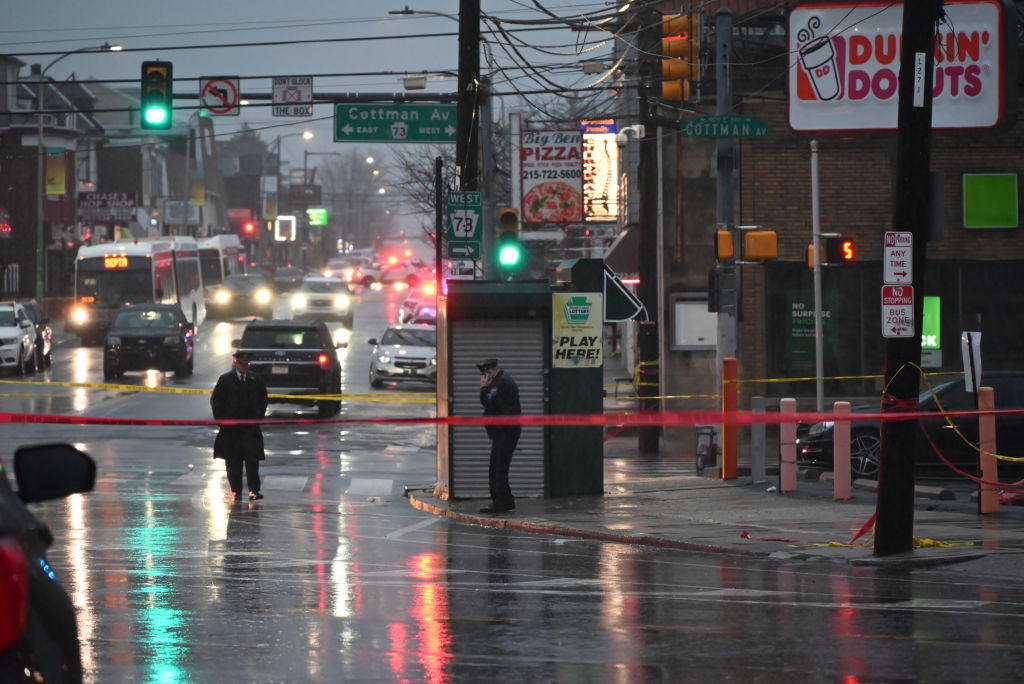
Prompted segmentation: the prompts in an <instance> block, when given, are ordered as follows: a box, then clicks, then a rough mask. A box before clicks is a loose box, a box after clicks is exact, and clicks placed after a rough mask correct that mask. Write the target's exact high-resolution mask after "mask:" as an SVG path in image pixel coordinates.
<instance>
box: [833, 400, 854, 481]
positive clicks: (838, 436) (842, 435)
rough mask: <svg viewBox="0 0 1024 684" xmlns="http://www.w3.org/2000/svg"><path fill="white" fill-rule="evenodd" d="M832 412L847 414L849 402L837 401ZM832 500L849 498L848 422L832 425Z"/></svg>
mask: <svg viewBox="0 0 1024 684" xmlns="http://www.w3.org/2000/svg"><path fill="white" fill-rule="evenodd" d="M832 410H833V411H834V412H835V413H837V414H844V413H849V412H850V402H848V401H837V402H836V403H835V404H833V405H832ZM837 418H838V416H837ZM832 498H833V499H835V500H836V501H842V500H844V499H849V498H850V421H848V420H836V421H835V422H834V423H833V425H832Z"/></svg>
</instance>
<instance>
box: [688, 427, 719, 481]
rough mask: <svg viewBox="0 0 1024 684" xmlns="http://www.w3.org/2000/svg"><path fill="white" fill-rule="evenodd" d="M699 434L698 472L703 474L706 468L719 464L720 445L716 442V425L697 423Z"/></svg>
mask: <svg viewBox="0 0 1024 684" xmlns="http://www.w3.org/2000/svg"><path fill="white" fill-rule="evenodd" d="M694 433H695V434H696V436H697V446H696V449H695V450H694V451H695V453H696V454H697V459H696V465H697V474H698V475H702V474H703V473H704V469H705V468H709V467H714V466H716V465H718V445H717V444H716V443H715V426H714V425H697V426H696V427H695V428H694Z"/></svg>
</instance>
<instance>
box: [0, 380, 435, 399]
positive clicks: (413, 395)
mask: <svg viewBox="0 0 1024 684" xmlns="http://www.w3.org/2000/svg"><path fill="white" fill-rule="evenodd" d="M0 383H3V384H11V385H39V386H43V385H45V386H49V387H74V388H77V389H97V390H106V391H115V392H124V391H127V392H162V393H165V394H203V395H208V394H210V393H212V392H213V390H212V389H208V390H207V389H196V388H192V387H146V386H144V385H115V384H105V383H93V382H59V381H39V380H0ZM0 396H29V397H42V396H69V395H67V394H57V395H48V394H41V393H40V394H7V395H0ZM267 398H268V399H309V400H318V399H323V400H327V401H339V400H341V401H370V402H374V401H375V402H385V403H432V402H434V401H435V399H434V395H433V393H430V392H407V393H401V394H398V393H396V394H387V395H383V394H302V395H294V394H268V395H267Z"/></svg>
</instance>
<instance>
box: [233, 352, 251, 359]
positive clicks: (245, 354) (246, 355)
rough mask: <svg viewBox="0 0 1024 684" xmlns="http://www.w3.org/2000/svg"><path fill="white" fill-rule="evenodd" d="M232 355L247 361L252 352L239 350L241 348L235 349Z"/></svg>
mask: <svg viewBox="0 0 1024 684" xmlns="http://www.w3.org/2000/svg"><path fill="white" fill-rule="evenodd" d="M232 356H234V357H235V358H236V359H238V360H239V361H248V360H249V359H251V358H252V354H250V353H249V352H247V351H241V350H239V351H236V352H235V353H234V354H232Z"/></svg>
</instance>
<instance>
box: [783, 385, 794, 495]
mask: <svg viewBox="0 0 1024 684" xmlns="http://www.w3.org/2000/svg"><path fill="white" fill-rule="evenodd" d="M779 413H782V414H786V413H790V414H792V413H796V399H783V400H781V401H780V402H779ZM779 453H780V456H781V463H780V464H779V491H780V492H795V491H796V423H795V422H794V421H791V420H790V421H785V422H782V423H780V424H779Z"/></svg>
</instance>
